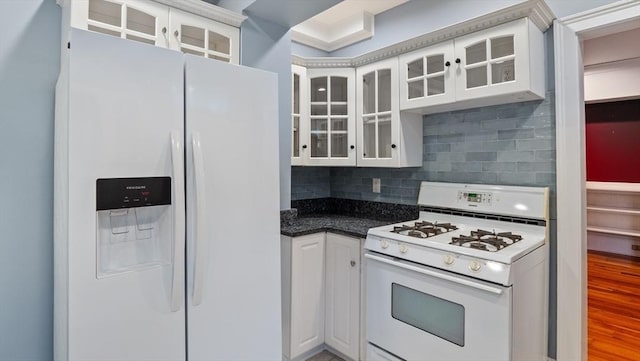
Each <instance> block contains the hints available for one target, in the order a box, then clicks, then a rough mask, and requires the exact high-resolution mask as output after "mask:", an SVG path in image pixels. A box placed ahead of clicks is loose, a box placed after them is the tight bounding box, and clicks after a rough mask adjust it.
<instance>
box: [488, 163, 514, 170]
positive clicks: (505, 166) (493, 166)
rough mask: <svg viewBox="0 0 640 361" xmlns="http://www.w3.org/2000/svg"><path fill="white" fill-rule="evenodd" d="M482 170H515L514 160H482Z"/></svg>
mask: <svg viewBox="0 0 640 361" xmlns="http://www.w3.org/2000/svg"><path fill="white" fill-rule="evenodd" d="M482 170H483V171H486V172H515V170H516V163H515V162H483V163H482Z"/></svg>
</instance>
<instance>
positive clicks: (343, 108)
mask: <svg viewBox="0 0 640 361" xmlns="http://www.w3.org/2000/svg"><path fill="white" fill-rule="evenodd" d="M331 115H347V104H331Z"/></svg>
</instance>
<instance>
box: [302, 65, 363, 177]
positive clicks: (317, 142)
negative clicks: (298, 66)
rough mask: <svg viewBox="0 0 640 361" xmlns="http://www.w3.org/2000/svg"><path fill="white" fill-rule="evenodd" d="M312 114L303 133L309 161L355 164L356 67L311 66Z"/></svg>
mask: <svg viewBox="0 0 640 361" xmlns="http://www.w3.org/2000/svg"><path fill="white" fill-rule="evenodd" d="M307 89H308V91H309V93H308V94H309V95H308V99H309V107H308V110H309V113H308V114H309V117H308V125H307V127H306V134H302V138H301V141H302V147H301V156H302V157H303V163H304V164H305V165H324V166H355V165H356V150H355V148H356V146H355V141H356V134H355V131H356V130H355V112H356V109H355V108H356V107H355V70H354V69H352V68H346V69H307Z"/></svg>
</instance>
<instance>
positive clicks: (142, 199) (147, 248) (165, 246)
mask: <svg viewBox="0 0 640 361" xmlns="http://www.w3.org/2000/svg"><path fill="white" fill-rule="evenodd" d="M96 212H97V226H98V227H97V237H96V242H97V255H96V256H97V276H98V278H103V277H106V276H110V275H114V274H118V273H122V272H128V271H136V270H142V269H145V268H148V267H155V266H162V265H168V264H171V259H172V248H171V245H172V244H173V239H172V234H173V232H172V229H173V223H172V219H173V217H172V212H173V209H172V207H171V178H170V177H149V178H103V179H98V180H97V181H96Z"/></svg>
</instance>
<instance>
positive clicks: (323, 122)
mask: <svg viewBox="0 0 640 361" xmlns="http://www.w3.org/2000/svg"><path fill="white" fill-rule="evenodd" d="M327 123H328V122H327V118H320V119H311V131H317V130H322V131H326V130H327Z"/></svg>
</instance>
